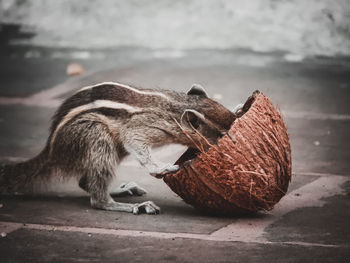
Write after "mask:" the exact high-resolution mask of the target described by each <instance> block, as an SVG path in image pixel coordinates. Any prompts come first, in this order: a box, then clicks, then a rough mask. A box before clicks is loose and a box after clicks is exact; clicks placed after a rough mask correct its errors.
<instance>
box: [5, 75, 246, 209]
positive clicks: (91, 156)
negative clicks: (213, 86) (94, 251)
mask: <svg viewBox="0 0 350 263" xmlns="http://www.w3.org/2000/svg"><path fill="white" fill-rule="evenodd" d="M239 109H240V107H238V108H236V110H235V112H238V111H239ZM235 112H232V111H230V110H228V109H227V108H225V107H224V106H223V105H221V104H219V103H218V102H216V101H214V100H212V99H210V98H209V96H208V95H207V93H206V91H205V90H204V88H203V87H202V86H200V85H196V84H195V85H193V86H192V87H191V89H190V90H189V91H188V92H187V93H185V92H175V91H170V90H155V89H143V88H136V87H131V86H128V85H123V84H120V83H114V82H104V83H100V84H97V85H94V86H88V87H84V88H82V89H80V90H78V91H77V92H76V93H75V94H73V95H72V96H71V97H69V98H68V99H66V100H65V101H64V102H63V103H62V104H61V106H60V107H59V108H58V110H57V111H56V113H55V115H54V116H53V119H52V123H51V128H50V135H49V137H48V139H47V142H46V145H45V147H44V149H43V150H42V151H41V152H40V153H39V154H38V155H37V156H36V157H34V158H32V159H29V160H27V161H24V162H21V163H15V164H2V165H0V193H2V194H13V193H30V192H31V191H33V189H32V188H33V187H32V185H33V182H34V181H35V180H41V181H45V179H48V178H50V176H55V175H56V176H62V177H69V176H74V177H75V178H76V179H77V180H78V182H79V186H80V187H81V188H82V189H83V190H85V191H86V192H87V193H88V194H89V195H90V203H91V206H92V207H93V208H96V209H104V210H110V211H124V212H131V213H134V214H139V213H142V212H144V213H147V214H157V213H159V212H160V208H159V207H158V206H157V205H155V204H154V203H153V202H152V201H146V202H143V203H133V204H130V203H119V202H116V201H115V200H114V199H113V198H112V196H111V193H110V189H109V186H110V183H111V182H112V179H113V178H114V177H115V176H116V174H115V171H116V167H117V166H118V164H119V163H120V162H121V161H122V160H123V159H124V158H125V157H126V156H127V155H129V154H130V155H132V156H133V157H135V158H136V159H137V160H138V161H139V163H140V164H141V165H142V166H144V167H145V168H146V169H148V172H149V173H150V174H151V175H153V176H159V175H165V174H167V173H172V172H176V171H177V170H178V169H179V166H178V165H173V164H166V163H161V162H159V161H157V160H155V159H154V158H152V157H151V155H150V148H151V147H157V146H162V145H166V144H170V143H178V144H182V145H186V146H189V147H194V142H195V141H197V142H201V141H202V142H203V139H205V140H207V142H209V143H211V144H213V143H215V142H217V140H218V139H219V138H220V137H222V136H223V135H224V134H225V133H226V132H227V131H228V130H229V128H230V127H231V124H232V123H233V122H234V120H235V119H236V117H237V116H238V115H237V114H236V113H235ZM203 145H206V144H205V143H203ZM125 193H129V194H136V195H142V194H144V193H145V190H144V189H143V188H141V187H139V186H138V185H137V184H136V183H133V182H131V183H128V184H123V185H121V186H120V187H119V188H118V189H117V190H116V191H115V193H114V194H116V195H122V194H125Z"/></svg>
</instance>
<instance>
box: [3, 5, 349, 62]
mask: <svg viewBox="0 0 350 263" xmlns="http://www.w3.org/2000/svg"><path fill="white" fill-rule="evenodd" d="M0 17H1V22H2V23H3V24H17V25H20V29H19V31H20V32H21V33H27V34H28V33H29V34H34V35H33V37H32V38H30V39H13V40H12V41H11V43H14V44H30V45H35V46H49V47H77V48H94V49H99V48H112V49H115V48H120V47H143V48H149V49H152V50H159V49H169V50H176V51H178V52H179V53H174V54H173V55H179V54H180V52H181V51H186V50H191V49H249V50H253V51H257V52H276V51H279V52H285V53H291V54H295V55H299V56H312V55H324V56H334V55H349V54H350V41H349V39H350V29H349V19H350V4H349V1H348V0H308V1H302V0H282V1H276V0H254V1H244V0H231V1H228V0H218V1H210V0H204V1H203V0H193V1H185V0H179V1H171V0H164V1H160V0H153V1H151V0H139V1H134V0H132V1H118V0H117V1H115V0H105V1H102V0H100V1H83V2H82V1H77V0H60V1H45V0H27V1H24V0H2V1H1V13H0Z"/></svg>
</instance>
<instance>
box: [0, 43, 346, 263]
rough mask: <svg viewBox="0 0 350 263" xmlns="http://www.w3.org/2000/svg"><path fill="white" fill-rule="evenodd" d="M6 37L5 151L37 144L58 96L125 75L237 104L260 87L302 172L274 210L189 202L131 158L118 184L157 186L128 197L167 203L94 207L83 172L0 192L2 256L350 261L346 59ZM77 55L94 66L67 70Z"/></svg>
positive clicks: (24, 151)
mask: <svg viewBox="0 0 350 263" xmlns="http://www.w3.org/2000/svg"><path fill="white" fill-rule="evenodd" d="M5 40H6V39H5ZM5 40H4V39H2V47H3V48H2V51H1V53H0V56H1V57H0V60H1V63H0V83H1V89H0V109H1V110H0V127H1V128H0V157H1V159H2V160H22V159H25V158H29V157H31V156H34V155H35V154H36V153H38V152H39V151H40V149H41V148H42V147H43V146H44V144H45V140H46V138H47V135H48V127H49V121H50V118H51V116H52V114H53V113H54V111H55V109H56V108H57V106H58V105H59V103H60V101H61V100H62V99H64V98H65V97H67V96H69V94H71V93H72V92H74V91H75V90H77V89H78V88H80V87H82V86H84V85H88V84H94V83H97V82H100V81H118V82H122V83H127V84H132V85H136V86H142V87H161V88H167V89H174V90H182V91H186V90H187V89H188V88H189V87H190V86H191V84H192V83H201V84H202V85H203V86H205V87H206V89H207V91H208V93H209V94H211V95H212V96H214V97H215V98H216V99H218V100H220V102H222V103H223V104H224V105H226V106H227V107H230V108H233V107H234V106H235V105H236V104H238V103H240V102H242V101H244V100H245V99H246V97H247V96H249V95H250V94H251V92H252V91H254V90H256V89H259V90H261V91H262V92H264V93H265V94H266V95H267V96H268V97H270V98H271V100H272V101H273V102H274V103H275V105H278V106H279V108H280V109H281V110H282V112H283V114H284V116H285V121H286V123H287V126H288V131H289V133H290V138H291V145H292V154H293V178H292V182H291V185H290V188H289V192H288V193H287V195H286V196H285V197H284V198H283V199H282V200H281V201H280V202H279V203H278V204H277V205H276V207H275V209H273V210H272V211H271V212H268V213H260V214H256V215H251V216H245V217H242V216H232V217H219V216H215V215H210V214H205V213H203V212H200V211H198V210H196V209H194V208H192V207H191V206H189V205H187V204H185V203H184V202H183V201H182V200H181V198H179V197H178V196H177V195H176V194H174V193H173V192H172V191H171V190H170V189H169V188H168V187H167V186H166V184H165V183H164V182H163V181H162V180H158V179H155V178H153V177H151V176H149V175H148V174H147V172H146V171H145V170H144V169H142V168H141V167H140V166H139V165H138V164H137V163H136V162H135V161H134V160H132V159H128V160H126V161H125V162H124V164H123V165H122V167H121V168H120V171H119V173H118V175H120V176H119V177H118V178H117V182H116V184H119V183H121V182H127V181H135V182H138V183H139V184H140V185H141V186H142V187H144V188H145V189H147V191H148V194H147V195H145V196H142V197H124V198H120V200H119V201H121V202H141V201H146V200H152V201H154V202H155V203H156V204H158V205H159V206H160V207H161V209H162V213H161V214H160V215H138V216H135V215H132V214H127V213H118V212H106V211H100V210H93V209H91V208H90V206H89V198H88V196H86V195H85V194H84V193H83V192H82V191H80V190H79V189H78V188H77V186H76V182H65V183H63V184H62V185H58V184H57V182H53V183H51V184H50V185H49V186H48V188H47V192H48V194H49V195H48V194H46V195H38V196H1V197H0V203H1V208H0V232H1V236H2V237H1V238H0V258H1V262H78V261H83V262H85V261H96V262H102V261H103V262H158V261H159V262H274V261H278V262H349V260H350V227H349V226H350V224H349V218H350V183H349V181H350V177H349V176H350V174H349V170H350V164H349V160H350V144H349V141H350V107H349V105H350V74H349V72H350V61H349V60H348V59H344V58H317V59H316V58H315V59H307V60H304V61H302V62H290V61H287V60H286V59H285V58H284V56H283V54H278V53H277V54H258V53H251V52H248V51H244V50H240V51H214V50H212V51H200V50H199V51H195V50H194V51H191V52H186V53H174V52H170V51H166V50H164V51H161V52H159V51H158V52H153V51H151V50H142V49H119V50H108V51H106V50H100V51H96V50H93V51H81V50H67V49H64V50H52V49H44V48H34V47H26V46H23V47H13V46H12V47H11V46H8V45H7V44H6V43H5ZM83 52H85V53H83ZM57 54H61V55H60V56H58V55H57ZM79 54H80V55H79ZM81 54H89V55H88V56H81ZM70 62H78V63H80V64H82V65H83V66H84V67H85V69H86V71H85V73H84V74H83V75H81V76H77V77H69V76H67V75H66V73H65V69H66V66H67V65H68V63H70ZM183 150H184V148H183V147H180V146H169V147H167V148H165V149H161V150H157V151H155V155H157V156H158V157H160V158H163V159H164V160H166V161H174V160H176V159H177V158H178V157H179V156H180V154H181V152H182V151H183ZM53 193H54V194H53Z"/></svg>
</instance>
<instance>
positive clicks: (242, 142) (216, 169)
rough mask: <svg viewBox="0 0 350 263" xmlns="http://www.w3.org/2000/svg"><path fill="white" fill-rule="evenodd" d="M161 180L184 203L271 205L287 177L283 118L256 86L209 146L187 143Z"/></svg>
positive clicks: (235, 207)
mask: <svg viewBox="0 0 350 263" xmlns="http://www.w3.org/2000/svg"><path fill="white" fill-rule="evenodd" d="M176 163H177V164H179V165H180V170H179V171H177V172H176V173H173V174H167V175H165V176H164V177H163V180H164V182H165V183H166V184H167V185H168V186H169V187H170V188H171V189H172V190H173V191H174V192H175V193H177V194H178V195H179V196H180V197H181V198H182V199H183V200H184V201H185V202H187V203H188V204H190V205H192V206H194V207H196V208H199V209H203V210H206V211H212V212H219V213H224V214H232V213H242V212H257V211H260V210H271V209H272V208H273V207H274V205H275V204H276V203H277V202H278V201H279V200H280V199H281V198H282V197H283V196H284V195H285V194H286V192H287V189H288V184H289V182H290V180H291V164H292V162H291V148H290V143H289V137H288V134H287V129H286V126H285V123H284V121H283V119H282V116H281V114H280V113H279V112H278V111H277V110H276V109H275V107H274V106H273V105H272V103H271V102H270V100H269V99H268V98H267V97H265V96H264V95H263V94H262V93H260V92H258V91H257V92H254V93H253V95H252V96H250V97H249V98H248V100H247V102H246V103H245V104H244V106H243V115H242V116H241V117H239V118H237V119H236V120H235V121H234V122H233V124H232V126H231V128H230V130H229V131H228V133H227V134H226V135H224V136H223V137H222V138H220V140H219V141H218V143H217V144H216V145H214V146H212V147H210V149H209V150H208V151H207V152H204V151H202V152H200V151H198V150H196V149H193V148H189V149H188V150H187V151H186V152H185V153H184V154H183V155H182V156H181V157H180V158H179V160H178V161H177V162H176Z"/></svg>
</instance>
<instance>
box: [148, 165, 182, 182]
mask: <svg viewBox="0 0 350 263" xmlns="http://www.w3.org/2000/svg"><path fill="white" fill-rule="evenodd" d="M179 169H180V167H179V166H178V165H177V164H170V163H168V164H166V165H164V166H162V167H157V168H155V169H152V170H150V174H151V175H152V176H154V177H157V178H161V177H162V176H163V175H166V174H169V173H174V172H177V171H178V170H179Z"/></svg>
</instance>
